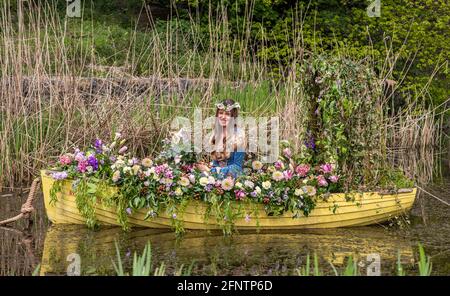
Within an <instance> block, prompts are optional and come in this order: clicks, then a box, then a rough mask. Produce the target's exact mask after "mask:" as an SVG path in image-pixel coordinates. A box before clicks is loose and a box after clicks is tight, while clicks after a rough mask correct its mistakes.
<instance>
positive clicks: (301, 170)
mask: <svg viewBox="0 0 450 296" xmlns="http://www.w3.org/2000/svg"><path fill="white" fill-rule="evenodd" d="M310 169H311V168H310V166H309V165H307V164H300V165H298V166H297V167H296V168H295V172H296V173H297V174H298V175H299V176H300V177H305V176H306V175H307V174H308V172H309V170H310Z"/></svg>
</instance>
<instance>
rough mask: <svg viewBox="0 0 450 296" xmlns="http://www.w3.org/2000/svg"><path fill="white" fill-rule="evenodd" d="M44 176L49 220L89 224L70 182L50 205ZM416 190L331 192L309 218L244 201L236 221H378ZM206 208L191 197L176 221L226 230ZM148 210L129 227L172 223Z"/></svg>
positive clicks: (239, 224) (246, 225)
mask: <svg viewBox="0 0 450 296" xmlns="http://www.w3.org/2000/svg"><path fill="white" fill-rule="evenodd" d="M41 178H42V188H43V193H44V203H45V209H46V212H47V216H48V218H49V220H50V221H51V222H52V223H54V224H85V219H84V218H83V217H82V216H81V214H80V213H79V211H78V208H77V206H76V201H75V196H74V194H73V192H72V190H71V183H70V181H66V182H65V183H64V184H63V186H62V191H61V192H60V193H58V194H57V195H58V200H57V202H56V203H54V204H50V189H51V187H52V185H53V183H54V180H53V179H52V178H51V177H50V176H48V174H47V172H46V171H42V172H41ZM416 190H417V189H416V188H413V189H411V190H410V191H409V192H404V193H397V194H380V193H376V192H365V193H353V194H351V197H352V201H347V200H346V195H345V194H343V193H336V194H331V195H330V196H329V198H328V199H327V201H317V203H316V208H315V209H314V210H313V211H312V212H311V213H310V215H309V216H308V217H305V216H301V217H298V218H293V217H292V213H290V212H287V213H284V214H283V215H280V216H268V215H266V213H265V211H264V207H263V205H255V204H246V203H241V205H240V206H241V211H242V213H245V214H247V215H248V216H249V218H247V219H244V218H238V219H236V220H235V221H234V223H233V224H234V226H235V227H236V228H238V229H303V228H335V227H347V226H363V225H370V224H376V223H381V222H384V221H386V220H388V219H390V218H392V217H394V216H397V215H400V214H402V213H405V212H406V211H408V210H410V209H411V207H412V205H413V203H414V200H415V198H416ZM348 197H349V195H348V194H347V198H348ZM206 209H207V206H206V205H205V204H204V203H203V202H201V201H196V200H192V201H190V202H189V204H188V205H187V206H186V208H185V210H184V211H183V213H180V214H178V216H177V220H180V221H182V222H183V227H184V228H185V229H222V226H221V223H219V222H218V221H217V219H216V218H215V216H214V215H213V214H211V215H210V216H209V218H208V219H205V212H206ZM95 213H96V217H97V220H98V221H99V223H100V224H104V225H120V224H119V222H118V221H117V214H116V209H115V208H114V207H106V206H104V205H102V204H101V202H98V203H97V205H96V209H95ZM146 214H147V211H146V210H145V209H141V210H139V211H137V212H134V213H132V214H131V215H129V217H128V220H129V224H130V226H131V227H150V228H172V227H173V219H172V217H171V215H170V214H169V213H166V212H164V211H163V212H162V213H159V214H158V216H157V217H154V218H148V219H145V217H146ZM244 216H245V215H244Z"/></svg>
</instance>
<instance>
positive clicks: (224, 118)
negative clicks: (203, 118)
mask: <svg viewBox="0 0 450 296" xmlns="http://www.w3.org/2000/svg"><path fill="white" fill-rule="evenodd" d="M217 118H218V119H219V124H220V125H221V126H222V127H226V126H227V125H228V123H229V122H230V118H231V111H225V110H222V109H219V112H217Z"/></svg>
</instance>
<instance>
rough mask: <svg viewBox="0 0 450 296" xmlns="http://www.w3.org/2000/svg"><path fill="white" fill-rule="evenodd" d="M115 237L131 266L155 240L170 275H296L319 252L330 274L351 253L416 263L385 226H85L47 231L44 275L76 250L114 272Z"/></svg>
mask: <svg viewBox="0 0 450 296" xmlns="http://www.w3.org/2000/svg"><path fill="white" fill-rule="evenodd" d="M115 241H118V243H119V245H120V249H121V254H122V257H123V258H125V264H128V265H129V264H130V263H131V257H132V256H129V257H127V256H126V254H127V253H128V254H130V253H132V252H133V251H134V250H142V249H143V247H144V245H145V244H146V242H147V241H150V242H151V245H152V251H153V259H154V262H155V264H157V265H159V264H160V263H161V262H164V263H165V265H166V266H167V270H168V272H169V273H170V272H171V271H172V272H173V271H174V270H176V268H177V267H179V266H181V265H182V264H184V266H189V265H190V264H191V263H192V261H194V269H193V272H194V274H220V275H225V274H230V275H233V274H239V275H257V274H259V275H261V274H263V275H266V274H292V273H293V271H294V269H295V268H298V267H300V266H303V265H304V264H305V258H306V255H307V254H308V253H310V254H313V253H314V252H316V253H317V255H318V257H319V259H320V261H321V262H320V263H321V264H320V265H321V267H323V269H324V271H326V272H328V273H330V274H331V273H332V269H331V265H330V264H329V263H328V262H331V263H332V264H333V265H334V266H336V267H338V268H339V267H342V266H343V265H344V263H345V262H346V261H345V260H346V257H347V256H349V255H353V256H354V257H356V258H359V259H360V260H362V263H364V262H366V257H367V255H368V254H372V253H377V254H379V255H380V256H381V259H382V267H383V269H384V273H387V274H390V273H392V272H393V269H394V268H395V262H396V260H397V251H399V252H400V254H401V258H402V263H403V264H410V263H411V262H413V261H414V256H413V248H412V245H411V242H410V241H408V240H406V239H402V238H400V237H398V236H395V235H391V234H390V233H389V231H387V230H385V229H383V228H380V227H363V228H355V229H330V230H320V231H319V230H310V231H302V232H285V233H282V232H281V233H280V232H279V231H278V232H274V231H272V232H261V233H255V232H247V233H240V234H239V235H235V236H232V237H223V235H222V233H221V232H205V231H195V232H188V233H187V234H186V235H185V236H184V237H183V238H182V239H177V238H176V237H175V235H174V234H173V232H167V231H164V230H154V229H137V230H134V231H132V232H130V233H124V232H122V231H121V229H120V228H106V229H101V230H99V231H95V232H93V231H89V230H87V229H86V228H85V227H82V226H81V227H80V226H57V225H55V226H52V227H50V228H49V229H48V231H47V235H46V238H45V243H44V250H43V255H42V263H41V274H43V275H44V274H64V273H65V272H66V270H67V267H68V265H69V263H70V262H68V261H66V260H67V256H68V255H69V254H71V253H76V254H79V255H80V257H81V273H82V274H113V273H114V270H113V267H112V263H111V261H112V260H116V254H115V252H116V251H115ZM362 271H365V269H364V266H362Z"/></svg>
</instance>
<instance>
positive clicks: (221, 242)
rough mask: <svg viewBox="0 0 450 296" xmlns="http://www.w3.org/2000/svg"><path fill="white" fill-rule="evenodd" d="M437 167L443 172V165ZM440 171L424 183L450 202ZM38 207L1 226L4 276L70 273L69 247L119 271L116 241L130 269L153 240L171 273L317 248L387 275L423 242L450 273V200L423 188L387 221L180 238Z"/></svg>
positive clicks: (286, 260) (224, 268) (296, 258)
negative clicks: (64, 220) (56, 216)
mask: <svg viewBox="0 0 450 296" xmlns="http://www.w3.org/2000/svg"><path fill="white" fill-rule="evenodd" d="M414 165H415V167H419V165H417V164H416V163H414ZM430 171H431V172H433V173H434V174H435V175H436V169H434V168H432V169H430ZM437 171H438V174H437V177H436V176H435V177H434V179H433V181H432V182H430V181H428V184H422V188H424V189H425V190H427V191H429V192H430V193H432V194H434V195H436V196H438V197H439V198H441V199H443V200H445V201H447V202H450V173H449V166H448V164H447V163H444V164H443V165H442V164H440V165H439V169H438V170H437ZM418 178H422V179H423V177H421V176H419V177H418ZM422 183H423V180H422ZM26 195H27V194H26V192H24V193H21V192H12V193H7V192H4V193H2V194H1V195H0V220H3V219H5V218H8V217H12V216H14V215H16V214H17V213H18V211H19V210H20V206H21V204H22V203H23V202H24V200H25V199H26ZM35 207H36V208H37V210H36V211H35V212H34V213H33V217H32V218H33V219H32V221H33V222H32V223H29V221H26V220H21V221H18V222H16V223H15V224H13V225H12V227H0V275H30V274H32V273H33V271H35V270H36V267H37V266H38V265H39V266H40V268H39V272H40V274H41V275H44V274H46V275H54V274H58V275H65V274H66V273H67V270H68V268H69V269H70V266H71V265H70V264H71V262H70V260H69V261H68V256H69V255H70V254H78V255H79V256H80V257H79V258H80V267H81V274H82V275H104V274H115V271H114V268H113V264H112V261H113V260H114V261H116V260H117V256H116V246H115V242H117V244H118V246H119V249H120V253H121V257H122V260H123V263H124V266H125V267H126V269H127V270H130V266H131V263H132V257H133V256H132V254H133V252H135V251H137V252H138V253H141V252H142V250H143V249H144V246H145V244H146V243H147V242H148V241H150V242H151V247H152V262H153V266H154V267H156V266H160V264H161V263H163V262H164V264H165V267H166V274H173V273H174V272H175V271H177V270H179V268H180V267H181V266H184V267H185V270H186V268H187V267H189V266H192V269H191V274H193V275H292V274H296V272H295V269H296V268H299V267H303V266H305V262H306V258H307V255H308V254H311V257H312V254H314V253H316V254H317V256H318V260H319V265H320V269H321V270H322V271H323V273H324V274H326V275H328V274H329V275H333V274H334V269H333V267H334V268H335V269H336V270H337V271H338V272H342V270H343V269H344V268H345V265H346V262H347V260H348V256H350V255H351V256H352V257H353V258H355V259H356V260H357V261H358V262H359V263H358V268H359V269H360V272H361V274H362V275H365V274H366V273H367V269H368V266H369V265H370V266H373V265H371V262H370V256H379V258H380V262H381V274H383V275H395V274H396V267H397V260H398V258H400V262H401V264H402V265H403V267H404V268H405V269H406V272H407V274H409V275H413V274H418V268H417V260H418V247H417V246H418V243H419V242H420V243H422V244H423V245H424V247H425V251H426V253H427V255H430V256H431V258H432V262H433V270H432V274H433V275H450V224H449V218H450V207H449V206H446V205H444V204H443V203H441V202H439V201H438V200H436V199H434V198H433V197H431V196H429V195H425V194H423V193H421V194H419V196H418V198H417V199H416V201H415V204H414V207H413V209H412V210H411V212H410V214H409V215H408V216H407V217H400V218H398V219H396V220H392V221H390V222H388V223H385V224H383V225H381V224H380V225H373V226H364V227H354V228H340V229H324V230H301V231H288V232H281V231H270V232H267V231H265V232H260V233H256V232H255V231H252V232H244V233H242V232H241V233H239V234H236V235H233V236H231V237H224V236H223V235H222V233H221V232H206V231H188V232H187V234H186V235H185V236H183V237H182V238H177V237H176V236H175V234H174V233H173V232H171V231H166V230H155V229H142V228H141V229H134V230H132V231H131V232H128V233H125V232H123V231H122V230H121V229H120V228H101V229H99V230H97V231H91V230H88V229H86V227H84V226H76V225H51V223H49V222H48V220H47V218H46V216H45V210H44V209H43V201H42V197H39V198H38V199H37V202H36V204H35ZM371 254H376V255H371ZM368 255H369V257H368ZM398 255H400V256H399V257H398ZM72 256H73V255H72ZM70 258H74V257H70V256H69V259H70ZM311 259H312V258H311ZM71 260H73V259H71ZM368 260H369V261H368ZM311 261H312V260H311ZM332 266H333V267H332Z"/></svg>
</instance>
